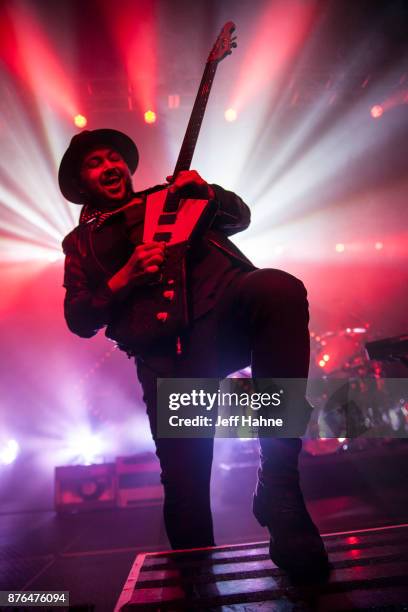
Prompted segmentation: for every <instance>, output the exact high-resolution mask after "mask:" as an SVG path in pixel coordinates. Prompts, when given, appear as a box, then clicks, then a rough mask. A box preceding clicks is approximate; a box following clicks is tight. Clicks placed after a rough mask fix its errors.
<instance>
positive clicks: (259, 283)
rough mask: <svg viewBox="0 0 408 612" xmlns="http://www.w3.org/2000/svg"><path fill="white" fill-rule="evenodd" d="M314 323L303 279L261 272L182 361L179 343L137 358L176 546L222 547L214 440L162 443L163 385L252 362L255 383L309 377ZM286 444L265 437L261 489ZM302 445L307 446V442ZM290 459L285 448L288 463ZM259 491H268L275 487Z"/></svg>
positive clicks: (188, 343)
mask: <svg viewBox="0 0 408 612" xmlns="http://www.w3.org/2000/svg"><path fill="white" fill-rule="evenodd" d="M308 321H309V315H308V303H307V299H306V290H305V288H304V286H303V284H302V283H301V282H300V281H299V280H298V279H296V278H294V277H293V276H291V275H290V274H287V273H286V272H282V271H280V270H273V269H262V270H255V271H253V272H248V273H243V274H242V276H239V277H238V278H237V279H236V280H234V282H233V283H232V284H231V285H230V286H229V287H228V288H227V289H226V290H225V291H224V293H223V295H222V296H221V297H220V299H219V300H218V302H217V304H216V305H215V307H214V308H213V309H212V310H211V312H210V313H208V314H207V315H205V316H203V317H201V318H200V319H198V320H197V321H195V322H194V325H193V328H192V329H191V330H190V331H189V332H188V334H186V335H185V337H184V338H182V342H183V352H182V354H181V355H179V356H177V355H176V354H175V347H174V342H171V343H169V344H168V345H166V344H163V345H161V346H160V347H159V348H158V349H157V350H155V351H153V352H151V353H149V355H146V356H144V357H143V359H140V358H139V359H138V360H137V371H138V377H139V380H140V382H141V384H142V387H143V392H144V401H145V403H146V406H147V413H148V416H149V420H150V426H151V430H152V435H153V438H154V441H155V444H156V452H157V456H158V458H159V460H160V465H161V470H162V475H161V478H162V483H163V486H164V492H165V501H164V520H165V525H166V530H167V535H168V538H169V540H170V544H171V546H172V547H173V548H175V549H180V548H193V547H200V546H212V545H213V544H214V536H213V525H212V517H211V508H210V477H211V465H212V458H213V442H214V441H213V439H212V438H194V439H169V438H157V436H156V379H157V378H158V377H159V378H160V377H161V378H166V377H172V378H206V377H208V378H217V377H219V378H222V377H225V376H226V375H227V374H229V373H231V372H234V371H236V370H238V369H241V368H243V367H245V366H247V365H249V364H251V365H252V376H253V377H254V378H268V377H270V378H271V377H275V378H307V374H308V367H309V333H308ZM294 442H295V441H294ZM279 443H281V441H279V440H276V439H274V440H270V439H269V438H261V439H260V445H261V463H260V469H259V473H258V485H259V484H260V483H261V482H263V483H267V482H268V478H272V477H275V476H276V445H279ZM298 444H299V448H300V441H299V442H298ZM299 448H298V450H299ZM272 453H273V454H274V457H273V458H272V457H271V454H272ZM284 453H285V450H284V449H283V450H282V456H281V459H282V461H283V462H284V461H285V460H284ZM273 466H275V467H273ZM281 467H282V466H281ZM283 467H284V466H283ZM280 473H281V474H283V473H284V469H282V471H281V472H280ZM258 489H259V491H267V490H268V487H267V486H266V487H262V488H261V487H259V486H258ZM258 489H257V490H258ZM265 495H266V493H265ZM260 501H261V502H262V503H261V504H260V505H261V506H262V507H265V508H267V507H268V504H270V503H273V500H269V499H262V500H260ZM257 518H258V520H260V522H261V523H262V524H265V523H266V522H267V520H266V517H261V519H260V517H259V514H257Z"/></svg>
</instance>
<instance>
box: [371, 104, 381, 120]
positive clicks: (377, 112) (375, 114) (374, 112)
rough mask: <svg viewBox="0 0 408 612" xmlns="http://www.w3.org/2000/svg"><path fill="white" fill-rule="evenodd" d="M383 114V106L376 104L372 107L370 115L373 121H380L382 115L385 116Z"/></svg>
mask: <svg viewBox="0 0 408 612" xmlns="http://www.w3.org/2000/svg"><path fill="white" fill-rule="evenodd" d="M383 112H384V109H383V107H382V106H381V104H375V105H374V106H372V107H371V110H370V114H371V116H372V118H373V119H379V118H380V117H381V115H382V114H383Z"/></svg>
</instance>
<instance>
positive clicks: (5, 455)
mask: <svg viewBox="0 0 408 612" xmlns="http://www.w3.org/2000/svg"><path fill="white" fill-rule="evenodd" d="M19 450H20V447H19V445H18V442H17V441H16V440H8V441H7V442H6V444H5V445H4V446H3V448H1V450H0V463H2V464H3V465H10V464H11V463H13V461H15V460H16V458H17V455H18V452H19Z"/></svg>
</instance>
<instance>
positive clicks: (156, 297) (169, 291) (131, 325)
mask: <svg viewBox="0 0 408 612" xmlns="http://www.w3.org/2000/svg"><path fill="white" fill-rule="evenodd" d="M234 30H235V25H234V23H232V22H231V21H229V22H228V23H226V24H225V25H224V27H223V28H222V30H221V33H220V35H219V36H218V38H217V40H216V42H215V44H214V46H213V48H212V50H211V52H210V54H209V56H208V59H207V62H206V65H205V69H204V73H203V76H202V79H201V83H200V86H199V88H198V93H197V96H196V99H195V102H194V106H193V110H192V112H191V116H190V120H189V122H188V126H187V130H186V133H185V136H184V140H183V144H182V146H181V150H180V153H179V156H178V159H177V163H176V166H175V168H174V172H173V175H172V176H173V180H174V179H175V178H176V176H177V175H178V173H179V172H181V171H182V170H189V169H190V165H191V160H192V158H193V154H194V150H195V146H196V143H197V139H198V135H199V132H200V128H201V124H202V120H203V117H204V113H205V109H206V106H207V101H208V97H209V95H210V91H211V87H212V84H213V80H214V76H215V73H216V70H217V67H218V64H219V62H221V61H222V60H223V59H224V58H225V57H226V56H227V55H230V54H231V53H232V48H234V47H236V46H237V44H236V42H235V41H236V37H235V36H232V34H233V32H234ZM132 208H135V207H129V208H128V209H126V210H125V216H127V217H128V218H127V225H128V226H129V225H131V223H132V220H131V216H132V214H136V213H134V211H132ZM216 212H217V204H216V202H215V201H214V200H203V199H180V197H177V195H176V194H171V193H170V192H169V190H168V189H161V190H160V191H156V192H154V193H152V194H150V195H148V196H147V199H146V210H145V219H144V229H143V241H144V242H150V241H152V240H155V241H158V242H159V241H164V242H166V243H167V247H166V257H165V261H164V263H163V265H162V271H161V276H160V281H159V282H156V283H154V284H151V285H148V286H144V287H138V288H137V289H135V291H134V294H133V295H131V296H130V297H129V299H127V300H125V301H124V302H123V303H121V304H120V305H118V306H117V312H115V313H114V314H115V316H114V317H113V321H114V322H113V323H112V324H110V325H109V326H108V328H107V330H106V335H107V336H108V337H109V338H111V339H113V340H115V342H117V344H118V346H119V347H120V348H121V349H123V350H125V351H126V352H127V353H128V354H129V355H130V354H138V352H140V351H142V350H143V349H146V348H148V347H150V346H152V345H154V344H155V343H157V341H160V340H163V339H164V338H172V337H173V338H177V347H178V351H179V352H180V341H179V338H178V335H179V334H180V333H181V332H182V331H183V329H185V328H186V327H187V326H188V324H189V304H188V299H187V290H186V261H185V256H186V253H187V250H188V248H189V246H190V244H191V242H192V241H193V240H194V238H195V237H196V236H197V235H200V234H201V233H202V232H203V231H204V230H205V229H206V228H208V227H209V225H210V224H211V221H212V220H213V218H214V216H215V214H216Z"/></svg>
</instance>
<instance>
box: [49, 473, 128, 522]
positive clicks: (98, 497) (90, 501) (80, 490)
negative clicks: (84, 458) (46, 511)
mask: <svg viewBox="0 0 408 612" xmlns="http://www.w3.org/2000/svg"><path fill="white" fill-rule="evenodd" d="M115 506H116V478H115V464H114V463H102V464H95V465H69V466H61V467H56V468H55V509H56V511H57V512H75V511H77V512H79V511H86V510H95V509H99V508H101V509H102V508H113V507H115Z"/></svg>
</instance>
